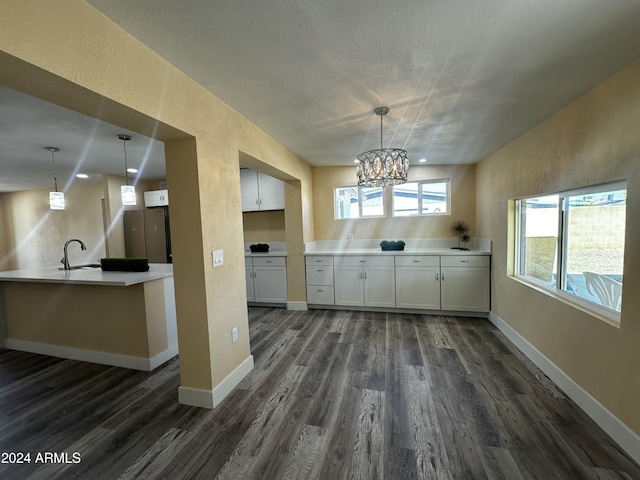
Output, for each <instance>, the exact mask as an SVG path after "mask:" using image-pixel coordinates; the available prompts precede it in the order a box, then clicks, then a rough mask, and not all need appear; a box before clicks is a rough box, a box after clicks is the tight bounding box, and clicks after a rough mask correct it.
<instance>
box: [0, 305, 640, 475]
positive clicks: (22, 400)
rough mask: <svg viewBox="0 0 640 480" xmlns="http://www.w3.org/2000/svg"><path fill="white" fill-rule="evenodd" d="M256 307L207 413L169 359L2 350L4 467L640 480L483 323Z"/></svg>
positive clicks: (33, 471) (70, 471)
mask: <svg viewBox="0 0 640 480" xmlns="http://www.w3.org/2000/svg"><path fill="white" fill-rule="evenodd" d="M249 316H250V331H251V348H252V353H253V354H254V359H255V370H254V371H253V372H252V373H251V374H250V375H249V376H248V377H247V378H246V379H245V380H244V381H243V382H242V383H241V385H240V386H239V388H236V389H235V390H234V391H233V392H232V393H231V394H230V395H229V397H228V398H227V399H226V400H225V401H224V402H223V403H222V404H221V405H220V406H219V407H218V408H216V409H215V410H213V411H210V410H204V409H199V408H194V407H187V406H183V405H180V404H178V401H177V388H178V385H179V374H178V361H177V360H176V359H174V360H173V361H171V362H169V363H168V364H166V365H164V366H163V367H161V368H159V369H157V370H156V371H154V372H152V373H145V372H136V371H131V370H125V369H122V368H115V367H107V366H101V365H93V364H89V363H83V362H76V361H70V360H61V359H56V358H51V357H45V356H40V355H32V354H27V353H22V352H14V351H9V350H0V452H14V453H20V452H22V453H30V455H31V463H27V464H21V465H16V464H8V463H0V478H1V479H3V480H7V479H25V478H29V479H47V480H52V479H70V478H80V479H92V480H97V479H109V480H110V479H116V478H122V479H133V478H151V479H156V478H159V479H160V478H161V479H172V480H173V479H183V478H185V479H186V478H188V479H191V478H202V479H212V478H219V479H280V478H283V479H285V478H286V479H305V480H306V479H314V478H317V479H323V480H324V479H327V480H333V479H342V478H353V479H375V478H385V479H394V480H395V479H402V480H404V479H412V478H420V479H422V478H426V479H431V478H434V479H435V478H438V479H465V480H466V479H484V478H489V479H508V480H517V479H545V480H547V479H581V480H582V479H640V468H639V467H638V465H636V464H635V463H634V462H633V461H631V460H630V459H629V458H628V457H627V456H626V455H625V454H624V453H623V452H621V450H620V449H619V448H618V447H617V446H616V445H615V443H614V442H613V441H612V440H611V439H610V438H609V437H608V436H607V435H606V434H605V433H604V432H603V431H602V430H601V429H600V428H598V427H597V426H596V425H595V424H594V423H593V422H592V421H591V420H590V419H589V418H588V417H587V416H586V415H585V414H584V413H582V412H581V411H580V410H579V409H578V408H577V407H576V406H575V405H574V404H573V403H572V402H571V401H570V400H568V399H567V398H566V397H565V396H564V395H563V393H562V392H561V391H559V390H558V389H557V388H556V387H555V386H554V385H553V383H552V382H550V381H549V380H548V379H547V378H546V377H545V376H544V375H543V374H542V373H541V372H540V371H539V370H537V369H536V368H535V367H534V366H533V365H532V364H531V363H530V362H529V361H528V360H527V359H525V358H523V356H522V355H521V354H520V353H519V352H518V351H517V350H516V349H515V348H514V347H513V346H512V345H510V344H509V342H508V340H506V339H505V338H504V337H503V336H502V335H501V334H500V332H498V331H497V330H496V329H495V328H494V327H493V325H491V324H490V323H489V322H488V321H487V320H483V319H472V318H454V317H437V316H428V315H406V314H386V313H369V312H367V313H365V312H344V311H322V310H315V311H308V312H291V311H286V310H282V309H268V308H251V309H250V310H249ZM45 452H49V457H48V460H49V463H42V461H44V460H46V459H47V457H46V456H45ZM38 454H40V455H38ZM53 454H57V457H54V456H53ZM74 454H75V456H74ZM8 457H9V456H5V460H11V458H8ZM38 457H39V458H38ZM12 459H13V460H15V459H16V457H15V456H14V457H12ZM38 459H39V460H40V462H37V460H38Z"/></svg>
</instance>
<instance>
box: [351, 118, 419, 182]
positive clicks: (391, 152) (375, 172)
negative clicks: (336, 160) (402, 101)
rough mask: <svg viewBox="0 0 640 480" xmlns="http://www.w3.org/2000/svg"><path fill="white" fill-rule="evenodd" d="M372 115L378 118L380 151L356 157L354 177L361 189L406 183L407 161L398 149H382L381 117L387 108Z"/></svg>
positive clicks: (402, 152) (405, 154) (403, 153)
mask: <svg viewBox="0 0 640 480" xmlns="http://www.w3.org/2000/svg"><path fill="white" fill-rule="evenodd" d="M374 113H375V114H376V115H378V116H379V117H380V149H379V150H369V151H368V152H364V153H361V154H360V155H358V157H357V158H358V160H357V163H358V166H357V167H356V176H357V177H358V185H359V186H361V187H388V186H391V185H400V184H402V183H406V182H407V176H408V173H409V159H408V158H407V151H406V150H402V149H400V148H382V117H384V116H385V115H386V114H387V113H389V108H388V107H378V108H376V109H375V110H374Z"/></svg>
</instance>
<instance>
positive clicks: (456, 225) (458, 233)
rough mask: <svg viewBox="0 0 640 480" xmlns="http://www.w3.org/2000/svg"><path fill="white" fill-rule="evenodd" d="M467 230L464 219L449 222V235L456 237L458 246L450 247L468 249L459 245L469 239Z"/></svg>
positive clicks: (467, 226) (467, 225)
mask: <svg viewBox="0 0 640 480" xmlns="http://www.w3.org/2000/svg"><path fill="white" fill-rule="evenodd" d="M469 230H470V228H469V224H468V223H467V222H465V221H464V220H456V221H455V222H453V223H452V224H451V226H450V227H449V233H451V235H452V236H454V237H458V246H457V247H451V248H452V249H453V250H469V249H468V248H466V247H462V246H460V243H461V242H465V243H466V242H468V241H469V240H471V237H470V236H469Z"/></svg>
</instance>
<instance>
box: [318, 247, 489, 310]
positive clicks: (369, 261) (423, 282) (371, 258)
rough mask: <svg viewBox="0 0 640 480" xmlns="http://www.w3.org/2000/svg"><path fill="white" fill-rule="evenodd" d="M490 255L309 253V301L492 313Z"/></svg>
mask: <svg viewBox="0 0 640 480" xmlns="http://www.w3.org/2000/svg"><path fill="white" fill-rule="evenodd" d="M490 258H491V257H490V256H488V255H448V256H444V255H442V256H440V255H414V256H411V255H395V256H392V255H385V256H375V255H362V256H328V255H327V256H322V255H318V256H307V257H306V260H305V263H306V273H307V303H308V304H310V305H335V306H345V307H381V308H406V309H419V310H444V311H451V312H455V311H458V312H478V313H480V312H482V313H485V312H489V310H490Z"/></svg>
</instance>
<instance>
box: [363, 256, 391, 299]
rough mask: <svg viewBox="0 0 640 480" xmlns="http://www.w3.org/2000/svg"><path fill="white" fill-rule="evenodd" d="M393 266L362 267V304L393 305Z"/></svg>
mask: <svg viewBox="0 0 640 480" xmlns="http://www.w3.org/2000/svg"><path fill="white" fill-rule="evenodd" d="M395 278H396V277H395V271H394V268H393V267H391V266H389V267H387V266H377V265H367V266H366V267H365V268H364V304H365V306H367V307H395V306H396V281H395Z"/></svg>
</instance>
